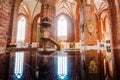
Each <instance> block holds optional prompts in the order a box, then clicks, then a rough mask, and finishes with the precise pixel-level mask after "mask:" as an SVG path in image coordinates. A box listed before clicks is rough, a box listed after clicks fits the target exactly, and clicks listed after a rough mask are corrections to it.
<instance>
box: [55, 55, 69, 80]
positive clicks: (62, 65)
mask: <svg viewBox="0 0 120 80" xmlns="http://www.w3.org/2000/svg"><path fill="white" fill-rule="evenodd" d="M57 61H58V65H57V68H58V69H57V71H58V76H59V78H60V79H65V77H66V76H67V57H66V56H60V57H58V60H57Z"/></svg>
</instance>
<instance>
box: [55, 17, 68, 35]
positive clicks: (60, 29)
mask: <svg viewBox="0 0 120 80" xmlns="http://www.w3.org/2000/svg"><path fill="white" fill-rule="evenodd" d="M67 26H68V25H67V19H66V18H65V17H64V16H63V15H62V16H60V17H59V19H58V22H57V36H58V37H67Z"/></svg>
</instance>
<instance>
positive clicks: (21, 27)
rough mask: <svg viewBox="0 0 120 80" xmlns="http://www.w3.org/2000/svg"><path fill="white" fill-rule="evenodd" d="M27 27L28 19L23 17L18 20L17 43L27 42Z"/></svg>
mask: <svg viewBox="0 0 120 80" xmlns="http://www.w3.org/2000/svg"><path fill="white" fill-rule="evenodd" d="M25 27H26V18H25V17H21V18H20V19H19V20H18V27H17V40H16V42H24V40H25Z"/></svg>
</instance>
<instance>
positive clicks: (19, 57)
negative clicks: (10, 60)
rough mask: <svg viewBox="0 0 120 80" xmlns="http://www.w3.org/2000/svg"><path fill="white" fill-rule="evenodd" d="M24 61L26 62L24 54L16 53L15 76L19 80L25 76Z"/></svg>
mask: <svg viewBox="0 0 120 80" xmlns="http://www.w3.org/2000/svg"><path fill="white" fill-rule="evenodd" d="M23 60H24V52H16V53H15V70H14V74H15V76H16V77H17V78H18V79H20V78H21V77H22V75H23Z"/></svg>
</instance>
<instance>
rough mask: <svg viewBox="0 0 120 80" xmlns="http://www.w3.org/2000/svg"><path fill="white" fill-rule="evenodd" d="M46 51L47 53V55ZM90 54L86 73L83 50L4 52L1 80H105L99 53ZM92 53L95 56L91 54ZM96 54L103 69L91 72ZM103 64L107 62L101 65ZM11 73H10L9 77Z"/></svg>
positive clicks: (0, 57) (99, 68) (87, 57)
mask: <svg viewBox="0 0 120 80" xmlns="http://www.w3.org/2000/svg"><path fill="white" fill-rule="evenodd" d="M44 53H45V54H44ZM85 54H86V61H85V63H86V68H85V71H84V73H85V74H86V75H82V74H83V72H82V63H81V57H82V56H81V53H80V51H56V52H40V53H38V52H37V51H24V52H20V51H19V52H11V53H7V54H1V55H0V69H1V70H0V80H83V78H84V77H85V78H86V79H84V80H104V76H101V75H102V74H104V73H103V71H102V69H101V67H98V66H99V65H98V64H99V59H98V58H99V57H98V56H99V55H98V56H96V54H97V52H96V54H95V55H94V54H93V52H88V54H87V52H86V53H85ZM89 54H91V55H92V56H91V55H89ZM93 56H95V57H94V60H95V61H96V63H97V64H96V67H97V68H98V70H100V72H98V73H96V74H89V73H88V71H89V70H88V66H89V62H90V58H91V57H93ZM100 58H101V57H100ZM101 66H103V65H101ZM7 74H8V76H7Z"/></svg>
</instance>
